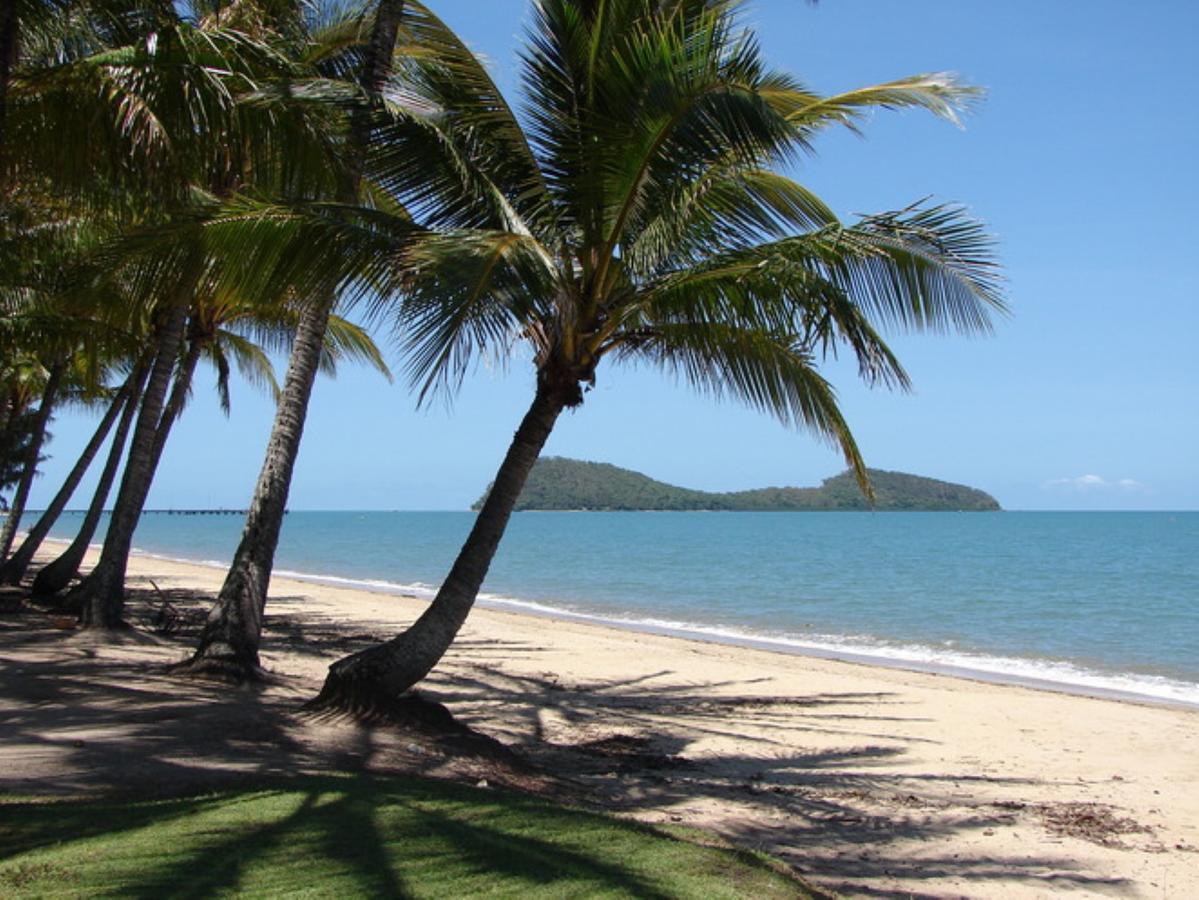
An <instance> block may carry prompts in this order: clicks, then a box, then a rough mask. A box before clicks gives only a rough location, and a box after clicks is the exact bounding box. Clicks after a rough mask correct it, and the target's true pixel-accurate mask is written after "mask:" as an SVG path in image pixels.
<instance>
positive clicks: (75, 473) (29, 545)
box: [0, 375, 134, 584]
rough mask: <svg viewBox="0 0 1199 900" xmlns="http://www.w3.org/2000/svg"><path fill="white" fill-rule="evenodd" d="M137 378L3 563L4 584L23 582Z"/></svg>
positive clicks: (112, 406)
mask: <svg viewBox="0 0 1199 900" xmlns="http://www.w3.org/2000/svg"><path fill="white" fill-rule="evenodd" d="M133 377H134V376H132V375H130V376H129V378H128V379H126V381H125V384H124V385H122V386H121V389H120V391H118V392H117V395H116V397H115V398H114V399H113V401H112V403H110V404H109V405H108V409H107V411H106V412H105V413H104V417H103V418H102V419H101V420H100V424H99V425H98V426H97V427H96V431H95V433H94V434H93V435H92V437H91V440H89V441H88V442H87V446H85V447H84V448H83V453H81V454H80V456H79V459H78V460H77V461H76V463H75V465H74V466H73V467H72V468H71V471H70V473H69V474H68V475H67V480H66V481H64V482H63V485H62V487H60V488H59V489H58V493H57V494H55V495H54V499H53V500H51V501H50V505H49V506H48V507H47V508H46V511H45V512H44V513H42V516H41V518H39V519H38V520H37V522H36V523H35V524H34V525H33V527H32V528H30V529H29V534H28V535H27V536H26V538H25V541H24V542H23V543H22V544H21V546H20V548H19V549H18V550H17V552H16V553H14V554H13V555H12V556H11V557H10V558H9V559H8V561H7V562H5V563H4V565H3V566H0V584H20V583H21V579H22V578H23V577H25V570H26V569H28V568H29V563H30V562H31V561H32V560H33V554H34V553H36V552H37V550H38V548H39V547H40V546H41V545H42V541H43V540H44V539H45V537H46V535H47V534H49V533H50V529H51V528H52V527H53V526H54V523H55V522H56V521H58V517H59V516H60V515H61V514H62V511H63V510H64V509H65V508H66V505H67V501H69V500H70V499H71V495H72V494H74V493H75V488H77V487H78V486H79V482H80V481H81V480H82V479H83V476H84V473H86V472H87V470H88V469H89V468H90V467H91V465H92V460H94V459H95V458H96V454H97V453H99V452H100V446H101V445H102V444H103V443H104V439H105V438H106V437H108V432H109V431H111V430H112V426H113V423H114V422H116V420H117V416H118V415H120V412H121V410H122V409H124V407H125V404H126V401H127V400H128V399H129V393H130V391H131V390H132V388H133Z"/></svg>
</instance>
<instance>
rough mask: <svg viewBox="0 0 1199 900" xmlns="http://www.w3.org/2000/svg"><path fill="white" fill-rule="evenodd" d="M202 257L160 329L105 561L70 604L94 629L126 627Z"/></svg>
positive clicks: (193, 254)
mask: <svg viewBox="0 0 1199 900" xmlns="http://www.w3.org/2000/svg"><path fill="white" fill-rule="evenodd" d="M200 256H201V251H200V250H199V248H193V249H192V250H191V251H190V252H189V260H188V265H187V266H186V271H187V273H188V274H187V276H185V277H184V278H183V280H182V281H181V283H180V285H179V289H178V291H177V293H176V296H175V297H174V298H172V301H173V302H172V303H171V305H170V306H169V307H168V308H167V309H166V310H165V316H164V318H163V320H162V323H161V325H160V326H159V329H158V334H157V340H156V341H155V350H156V354H155V358H154V365H153V367H152V368H151V370H150V380H149V382H148V383H147V385H146V392H145V395H144V396H143V397H142V406H141V411H140V413H139V414H138V417H137V426H136V427H135V428H134V430H133V441H132V443H131V444H130V446H129V457H128V459H126V460H125V473H124V475H123V476H122V477H121V487H120V490H119V491H118V492H117V501H116V503H115V504H114V505H113V510H112V518H111V519H110V520H109V523H108V532H107V534H105V536H104V549H103V550H101V551H100V561H99V562H98V563H96V567H95V568H94V569H93V570H92V571H91V573H90V574H89V575H88V576H87V577H86V578H84V579H83V581H81V582H80V583H79V584H78V585H77V586H76V587H75V588H74V589H73V590H72V591H71V593H70V595H69V596H68V597H67V598H66V601H65V605H66V606H68V607H70V608H77V609H80V610H82V613H81V620H82V622H83V624H84V625H85V626H86V627H89V628H117V627H120V626H121V624H122V618H121V617H122V615H123V614H124V611H125V570H126V567H127V566H128V564H129V551H130V549H131V548H132V546H133V533H134V531H136V530H137V523H138V520H139V519H140V518H141V514H142V507H143V505H144V504H145V502H146V495H147V494H148V493H149V492H150V482H151V481H152V480H153V478H154V461H155V460H154V455H155V454H154V448H155V445H156V443H157V435H158V426H159V422H160V421H161V419H162V413H163V407H164V405H165V404H166V398H167V390H168V388H169V387H170V384H171V373H172V371H173V370H174V368H175V361H176V359H178V356H179V345H180V343H181V342H182V340H183V330H184V326H185V324H186V322H187V312H188V309H189V308H190V306H191V298H192V295H193V293H194V291H195V287H196V284H197V283H198V282H199V278H200V267H199V264H200Z"/></svg>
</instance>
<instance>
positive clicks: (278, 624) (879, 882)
mask: <svg viewBox="0 0 1199 900" xmlns="http://www.w3.org/2000/svg"><path fill="white" fill-rule="evenodd" d="M222 574H223V573H222V572H221V571H220V570H218V569H214V568H207V567H204V566H199V565H190V564H183V563H177V562H168V561H164V560H161V559H156V558H149V557H137V558H135V559H134V560H133V562H132V564H131V568H130V584H131V586H132V587H134V588H140V589H143V592H141V593H139V594H138V596H139V597H140V598H142V600H141V601H139V602H142V601H144V602H142V605H141V606H138V605H137V604H134V605H133V606H131V616H132V617H133V618H134V619H135V621H137V620H138V618H139V617H140V620H141V625H142V627H141V628H139V629H138V630H137V631H136V632H135V633H134V634H132V635H130V636H128V637H126V638H125V639H123V640H121V641H119V642H117V643H107V642H102V641H97V640H96V639H94V638H93V637H91V636H88V635H85V634H79V633H76V632H73V631H71V630H69V629H65V628H64V629H61V630H60V629H56V628H54V627H53V625H54V622H53V621H51V620H50V619H49V617H46V616H41V615H40V614H24V615H23V616H18V617H11V616H9V617H3V619H2V620H0V621H2V625H3V627H0V716H2V719H0V720H2V721H4V722H5V723H6V724H5V728H4V729H3V730H2V731H0V789H2V790H5V791H9V792H16V793H22V794H28V793H41V792H51V791H58V792H67V793H77V792H85V791H89V790H96V789H101V788H105V789H106V788H111V787H113V786H121V785H122V784H123V783H136V782H137V780H138V779H144V778H157V779H159V780H160V781H162V782H166V781H176V782H186V781H187V780H189V779H196V778H200V777H204V776H211V777H223V776H225V775H228V774H230V773H234V774H238V773H240V774H241V775H243V776H250V777H257V776H259V775H263V774H278V773H287V772H296V771H318V770H322V769H327V768H330V767H341V768H352V767H366V768H371V769H375V770H379V771H420V772H425V773H428V774H433V775H443V776H446V777H459V778H461V777H467V778H471V777H474V774H472V772H471V771H470V768H469V765H458V766H457V767H456V766H455V760H454V759H452V756H453V754H452V753H447V752H445V751H444V750H442V751H439V750H437V749H436V748H433V749H431V748H429V747H428V746H426V745H423V744H420V743H419V742H417V743H414V742H412V741H409V740H407V739H406V738H405V737H404V736H403V735H401V734H397V733H396V731H395V729H391V728H389V727H387V726H370V725H362V724H359V723H346V722H330V721H327V720H322V719H318V718H313V717H311V716H305V715H301V714H298V713H297V711H296V710H297V708H298V706H299V704H300V703H301V702H302V701H303V700H304V699H306V698H307V697H309V696H311V695H312V694H314V693H315V691H316V690H317V689H318V688H319V685H320V683H321V680H322V678H323V673H324V671H325V668H326V667H327V665H328V664H329V663H330V662H332V661H333V660H334V659H336V658H338V657H339V656H341V655H343V654H344V653H346V652H348V651H349V650H352V649H356V648H358V647H361V646H365V645H366V643H367V642H368V641H369V640H371V639H372V638H374V637H382V636H386V635H389V634H391V633H394V632H395V631H396V630H397V629H399V628H401V627H402V626H403V625H404V624H405V623H406V622H408V621H410V620H411V619H412V618H413V617H414V616H415V615H416V614H417V613H419V611H420V610H421V608H422V603H421V602H420V601H418V600H416V599H413V598H398V597H394V596H390V595H385V594H375V593H370V592H367V591H362V590H353V589H347V588H343V587H336V586H327V585H324V584H314V583H311V582H304V581H297V580H291V579H287V578H276V579H275V581H274V583H273V585H272V591H271V597H272V599H271V603H270V605H269V607H268V634H267V638H266V645H265V647H264V654H263V658H264V662H265V664H266V665H267V666H268V667H269V668H270V669H271V670H272V671H273V672H274V673H275V674H276V675H277V676H278V681H277V683H275V684H273V685H271V686H268V687H266V688H264V689H255V690H247V689H243V690H231V689H229V688H224V687H216V686H212V685H209V684H206V683H197V682H194V681H191V682H180V681H179V680H178V679H177V678H175V677H173V676H171V675H169V674H168V673H166V672H165V671H163V668H162V666H161V665H160V664H161V663H166V662H170V661H173V660H178V659H180V658H182V656H183V654H184V653H185V652H186V650H187V646H188V639H187V637H186V629H184V630H183V631H180V632H177V633H175V634H173V635H172V634H165V635H164V634H156V633H154V632H153V630H152V627H151V626H153V624H154V621H155V617H156V615H157V613H158V611H159V610H160V608H161V602H160V601H161V598H163V597H167V598H171V602H172V604H173V606H174V608H176V609H177V610H178V611H179V614H180V616H181V618H182V619H184V620H186V619H187V618H188V617H189V615H190V616H191V617H192V618H194V617H195V616H196V615H198V614H199V613H200V611H201V610H202V609H204V608H205V606H204V604H205V603H206V599H205V595H206V594H208V595H210V594H211V592H213V591H215V590H216V588H217V587H218V586H219V583H220V578H221V576H222ZM150 580H152V581H153V583H154V585H155V587H152V588H151V587H150V585H149V581H150ZM189 598H191V599H189ZM59 624H60V625H66V624H67V623H59ZM425 691H426V693H427V694H428V695H429V696H431V697H434V698H436V699H438V700H440V701H442V702H444V703H445V704H446V705H447V706H448V707H449V708H450V710H451V711H452V712H453V713H454V715H455V716H457V717H458V718H459V719H460V720H462V721H463V722H466V723H468V724H469V725H471V726H472V727H473V728H475V729H477V730H479V731H481V732H484V733H486V734H488V735H491V736H493V737H495V738H498V739H499V740H501V741H503V742H504V743H506V744H509V745H511V746H513V747H515V748H516V749H518V750H519V751H520V752H521V753H523V754H525V755H527V757H528V758H529V759H530V760H532V762H533V763H534V764H535V765H537V766H540V767H542V768H543V769H545V770H547V771H548V772H549V773H551V774H552V775H554V776H560V777H561V778H563V779H564V780H565V783H569V784H575V785H579V786H580V790H581V792H582V793H581V794H580V796H586V797H587V798H588V799H589V800H590V801H591V802H594V803H597V804H599V805H601V806H603V807H605V808H608V809H611V810H614V811H617V812H618V813H620V814H622V815H629V816H634V817H636V818H638V819H642V820H645V821H648V822H677V823H684V824H689V825H695V826H700V827H704V828H708V829H711V830H713V831H715V832H717V833H719V834H720V835H722V836H723V837H725V838H726V839H728V840H730V841H732V842H734V843H736V844H739V845H742V846H748V847H753V848H759V849H762V850H765V851H768V852H770V853H772V854H774V855H776V856H778V857H780V858H781V859H783V860H785V861H786V862H788V863H789V864H791V865H793V866H795V867H796V868H797V869H798V870H799V871H800V872H802V873H803V875H804V877H805V878H807V879H808V880H810V881H811V882H812V883H814V884H817V885H820V886H824V887H828V888H831V889H833V890H836V891H840V892H843V893H844V894H846V895H849V896H895V897H908V896H916V897H925V896H927V897H961V896H967V897H1005V898H1006V897H1046V896H1058V895H1063V894H1064V895H1073V896H1096V895H1102V896H1119V897H1178V898H1193V897H1199V710H1194V709H1183V708H1170V707H1165V706H1161V705H1150V704H1147V703H1137V702H1130V701H1127V700H1113V699H1103V698H1093V697H1085V696H1077V695H1069V694H1064V693H1055V692H1052V691H1047V690H1039V689H1032V688H1028V687H1021V686H1013V685H1000V684H993V683H986V682H982V681H974V680H970V679H966V678H958V677H949V676H945V675H933V674H925V673H917V672H907V671H901V670H896V669H888V668H882V667H877V666H868V665H861V664H856V663H849V662H839V661H830V660H823V659H814V658H807V657H803V656H795V655H790V654H781V653H774V652H768V651H764V650H758V649H749V648H742V647H734V646H726V645H719V644H710V643H702V642H697V641H691V640H685V639H681V638H675V637H667V636H660V635H654V634H643V633H636V632H629V631H622V630H617V629H612V628H606V627H600V626H597V625H592V624H587V623H580V622H576V621H566V620H556V619H547V618H543V617H533V616H527V615H519V614H514V613H509V612H501V611H496V610H493V609H482V608H480V609H476V610H475V611H474V612H473V613H472V615H471V618H470V620H469V621H468V623H467V625H466V627H465V629H464V630H463V632H462V634H461V635H460V637H459V640H458V642H457V644H456V646H455V648H454V649H453V650H452V651H451V653H450V654H449V655H448V656H447V658H446V659H445V660H444V662H443V664H442V666H441V667H440V668H439V669H438V670H437V672H436V673H435V674H434V675H433V676H432V677H431V678H430V679H429V681H428V682H427V685H426V686H425Z"/></svg>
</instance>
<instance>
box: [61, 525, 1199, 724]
mask: <svg viewBox="0 0 1199 900" xmlns="http://www.w3.org/2000/svg"><path fill="white" fill-rule="evenodd" d="M77 521H78V518H77V516H70V515H69V516H67V517H65V518H64V519H63V522H62V523H61V525H60V526H59V528H58V529H57V535H58V536H69V535H70V531H71V528H72V527H73V523H75V522H77ZM472 521H473V514H471V513H457V512H428V513H414V512H395V513H381V512H293V513H291V514H290V515H289V516H288V517H287V520H286V524H285V526H284V530H283V538H282V543H281V546H280V548H279V553H278V558H277V564H276V571H279V572H289V573H301V574H304V575H308V576H320V577H326V578H328V577H332V578H336V579H346V580H350V581H354V582H362V583H369V584H370V585H371V586H373V587H375V588H382V589H394V590H397V591H399V590H402V591H408V592H413V591H414V592H416V593H418V594H425V595H427V594H430V593H431V591H432V589H433V587H434V586H435V585H436V584H437V583H438V582H439V581H440V579H441V578H442V576H443V575H444V574H445V572H446V571H447V570H448V568H449V565H450V563H451V561H452V560H453V557H454V554H455V553H456V552H457V550H458V547H459V545H460V544H461V541H462V539H463V538H464V537H465V535H466V533H467V531H468V529H469V528H470V525H471V522H472ZM241 524H242V520H241V517H239V516H195V517H187V516H170V515H147V516H145V517H144V518H143V520H142V524H141V527H140V528H139V530H138V533H137V537H136V541H135V543H136V545H137V546H138V547H139V548H140V549H142V550H144V551H147V552H151V553H156V554H162V555H166V556H172V557H179V558H185V559H192V560H204V561H209V562H212V563H217V564H220V563H225V562H227V561H228V559H229V557H230V555H231V554H232V551H233V548H234V546H235V545H236V542H237V538H238V534H239V531H240V528H241ZM484 590H485V597H486V598H488V599H489V600H491V601H492V602H495V603H500V604H513V605H517V606H520V607H524V608H528V609H533V610H540V611H546V610H553V611H559V612H567V613H572V614H581V615H585V616H590V617H598V618H601V619H604V620H609V621H617V622H624V623H629V624H635V625H641V626H650V627H659V628H667V629H673V630H682V631H689V632H696V633H702V634H707V635H710V636H712V637H714V638H726V639H738V638H741V639H754V640H758V641H767V642H773V643H775V644H777V645H778V646H780V647H782V648H795V649H800V650H804V649H806V650H811V651H816V652H832V653H834V654H840V655H852V654H865V655H868V656H871V657H874V658H881V659H884V660H891V661H894V662H896V663H900V664H915V665H919V666H925V667H929V666H931V667H934V668H935V667H937V666H951V667H958V668H966V669H970V670H973V671H976V672H987V673H991V674H993V675H996V676H999V677H1004V678H1010V679H1021V678H1035V679H1043V680H1049V681H1055V682H1059V683H1063V684H1071V685H1075V686H1078V687H1083V688H1089V689H1107V690H1125V691H1132V692H1135V693H1140V694H1146V695H1151V696H1157V697H1161V698H1165V699H1174V700H1182V701H1187V702H1191V703H1199V513H1131V512H1123V513H1040V512H1030V513H1014V512H1004V513H695V512H686V513H667V512H661V513H657V512H641V513H619V512H611V513H556V512H539V513H519V514H517V515H515V516H514V517H513V519H512V523H511V525H510V526H509V529H508V534H507V535H506V536H505V539H504V542H503V544H502V545H501V547H500V552H499V554H498V556H497V558H496V560H495V563H494V564H493V566H492V569H491V573H490V575H489V577H488V580H487V583H486V585H485V586H484Z"/></svg>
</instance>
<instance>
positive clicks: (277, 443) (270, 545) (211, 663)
mask: <svg viewBox="0 0 1199 900" xmlns="http://www.w3.org/2000/svg"><path fill="white" fill-rule="evenodd" d="M328 322H329V317H328V311H327V310H326V312H325V315H324V316H317V315H307V314H305V315H302V316H301V317H300V321H299V324H298V325H297V327H296V337H295V344H294V345H293V347H292V353H291V359H290V360H289V362H288V366H287V376H286V378H285V379H284V383H283V392H282V394H281V395H280V397H279V406H278V408H277V410H276V412H275V422H274V426H273V427H272V429H271V436H270V440H269V442H268V443H267V449H266V459H265V460H264V462H263V466H262V471H261V472H260V473H259V476H258V483H257V485H256V486H255V488H254V496H253V498H252V499H251V501H250V509H249V512H248V513H247V515H246V524H245V527H244V528H243V529H242V535H241V540H240V541H239V542H238V545H237V551H236V552H235V554H234V557H233V562H232V564H231V565H230V567H229V572H228V574H227V575H226V576H225V581H224V584H223V585H222V586H221V592H220V595H219V596H218V598H217V602H216V603H215V604H214V605H213V607H212V609H211V611H210V612H209V614H208V621H207V623H206V624H205V626H204V631H203V632H202V634H201V636H200V645H199V648H198V649H197V650H196V653H195V655H194V656H193V658H192V661H191V666H190V668H192V669H193V670H195V671H197V672H204V673H206V674H212V675H219V676H221V677H224V678H228V679H231V680H235V681H242V680H246V679H251V678H255V677H257V676H258V674H259V672H260V664H259V660H258V646H259V642H260V638H261V635H262V615H263V611H264V609H265V607H266V592H267V587H268V586H269V584H270V579H271V570H272V568H273V565H274V559H275V549H276V547H277V546H278V544H279V532H280V530H281V529H282V527H283V516H284V512H285V510H286V506H287V496H288V492H289V488H290V486H291V477H292V472H293V471H294V469H295V464H296V458H297V457H298V455H299V449H300V439H301V438H302V437H303V434H304V420H305V417H306V414H307V410H308V401H309V398H310V397H311V396H312V386H313V383H314V382H315V380H316V373H317V368H318V366H319V364H320V356H321V348H322V346H323V344H324V333H325V329H326V327H327V326H328Z"/></svg>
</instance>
